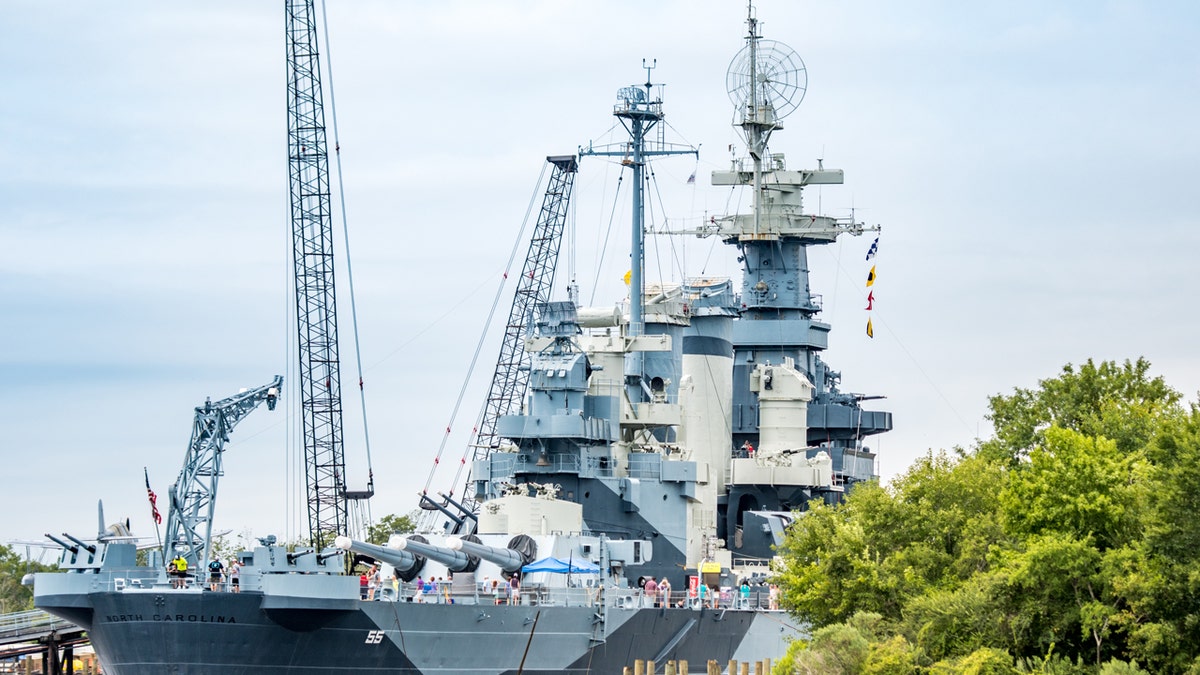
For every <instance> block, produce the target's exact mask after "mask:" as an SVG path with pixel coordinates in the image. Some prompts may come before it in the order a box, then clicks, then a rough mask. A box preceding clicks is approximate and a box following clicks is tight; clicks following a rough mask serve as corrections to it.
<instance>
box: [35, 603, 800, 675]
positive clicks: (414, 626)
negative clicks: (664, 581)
mask: <svg viewBox="0 0 1200 675" xmlns="http://www.w3.org/2000/svg"><path fill="white" fill-rule="evenodd" d="M279 600H283V601H282V602H280V601H279ZM38 604H39V605H40V606H41V607H42V608H44V609H46V610H47V611H50V612H51V613H54V614H58V615H60V616H63V617H64V618H67V619H69V620H72V621H75V622H76V623H79V624H80V625H82V626H83V627H85V628H86V629H87V630H88V633H89V635H90V636H91V639H92V644H93V645H94V647H95V649H96V652H97V654H98V655H99V656H100V659H101V661H102V663H103V664H104V667H105V672H107V673H111V674H112V675H143V674H146V675H149V674H151V673H154V674H155V675H159V674H162V673H177V674H180V675H195V674H199V673H206V674H210V673H230V674H232V673H238V674H245V675H251V674H254V675H257V674H263V675H265V674H267V673H273V674H281V673H294V674H297V675H298V674H300V673H303V674H305V675H312V674H317V673H330V674H332V673H363V674H368V673H369V674H380V675H382V674H384V673H444V674H447V675H449V674H457V673H462V674H466V673H473V674H480V673H497V674H499V673H516V672H518V670H523V672H525V673H547V674H549V673H588V672H590V673H613V672H620V670H621V668H623V667H624V666H628V665H632V664H633V661H634V660H635V659H656V660H659V661H663V660H670V659H686V660H687V661H688V662H689V666H690V668H691V669H692V670H693V671H700V672H703V670H704V668H705V664H706V663H707V661H708V660H709V659H716V660H718V661H720V662H722V663H724V662H725V661H727V660H728V659H731V658H734V659H739V660H747V661H749V660H761V659H764V658H778V656H780V655H781V654H783V652H784V651H785V650H786V645H787V641H788V640H789V639H791V638H792V637H794V636H795V635H796V634H797V633H796V630H795V629H794V627H793V626H792V625H791V623H792V622H791V621H789V620H788V617H787V615H786V614H784V613H781V612H768V611H762V610H758V611H752V610H734V609H728V610H721V609H709V608H705V609H683V608H671V609H665V608H652V607H637V608H618V607H609V608H608V609H607V617H606V619H605V622H604V623H605V624H606V629H607V630H606V632H607V635H604V636H603V638H602V640H601V639H597V638H598V637H599V636H600V633H599V631H598V629H597V625H598V624H597V611H598V608H596V607H589V606H579V607H564V606H547V605H543V606H512V607H510V606H494V605H488V604H479V605H472V604H453V605H445V604H442V605H434V604H416V603H410V602H389V601H382V602H366V601H360V600H350V601H345V600H343V601H338V602H337V603H334V604H332V605H330V606H325V607H321V606H316V604H314V603H313V601H312V600H311V599H307V600H299V601H294V600H293V599H279V598H273V597H272V596H271V595H264V594H263V593H256V592H244V593H239V594H232V593H210V592H182V593H181V592H172V591H166V592H155V591H152V590H138V591H131V590H124V591H104V592H95V593H88V594H86V595H85V596H80V595H76V594H65V595H63V596H59V597H53V596H43V597H41V598H40V599H39V603H38ZM527 647H528V649H526V648H527ZM523 659H524V663H523V664H522V660H523Z"/></svg>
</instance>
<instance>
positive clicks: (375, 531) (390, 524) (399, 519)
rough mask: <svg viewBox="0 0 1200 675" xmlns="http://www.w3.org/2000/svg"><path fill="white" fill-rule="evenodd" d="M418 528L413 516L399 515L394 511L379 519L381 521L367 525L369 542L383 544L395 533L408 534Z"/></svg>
mask: <svg viewBox="0 0 1200 675" xmlns="http://www.w3.org/2000/svg"><path fill="white" fill-rule="evenodd" d="M415 529H417V528H416V525H415V524H414V523H413V519H412V516H407V515H406V516H398V515H396V514H394V513H391V514H388V515H386V516H384V517H382V518H380V519H379V522H377V523H375V524H374V525H370V526H368V527H367V543H368V544H377V545H379V546H383V545H385V544H387V542H388V539H389V538H390V537H391V536H392V535H393V534H406V533H408V532H412V531H413V530H415Z"/></svg>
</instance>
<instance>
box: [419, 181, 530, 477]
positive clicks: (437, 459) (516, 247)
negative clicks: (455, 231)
mask: <svg viewBox="0 0 1200 675" xmlns="http://www.w3.org/2000/svg"><path fill="white" fill-rule="evenodd" d="M548 165H549V162H547V163H545V164H543V165H542V173H541V174H540V175H539V176H538V180H537V185H535V186H534V188H533V194H532V195H530V197H529V206H527V207H526V209H525V218H524V220H522V221H521V229H520V231H519V232H517V238H516V241H514V242H513V248H512V252H511V253H510V254H509V256H508V264H507V265H505V266H504V274H503V275H502V276H501V277H500V284H499V285H498V286H497V287H496V296H495V297H494V298H493V299H492V308H491V309H490V310H488V315H487V319H486V320H485V321H484V323H483V330H482V331H481V332H480V334H479V341H478V342H477V343H475V353H474V354H472V355H471V363H470V365H469V366H467V375H466V377H464V378H463V383H462V387H460V388H459V390H458V398H457V399H456V400H455V401H454V410H453V411H452V412H451V413H450V421H449V422H447V423H446V430H445V432H443V433H442V442H441V443H440V444H438V451H437V455H435V456H434V458H433V466H431V467H429V477H428V478H426V479H425V487H424V488H422V489H421V494H422V495H428V494H429V486H430V484H432V483H433V477H434V474H436V473H437V469H438V465H439V464H440V463H441V461H442V453H443V452H444V451H445V450H446V442H447V441H449V440H450V432H451V430H452V429H453V427H454V422H455V420H457V419H458V409H459V408H460V407H461V406H462V402H463V397H464V396H465V395H466V393H467V385H469V384H470V383H471V376H472V375H474V373H475V364H476V362H477V361H479V352H481V351H483V343H484V342H485V341H486V339H487V336H488V329H489V328H490V327H491V325H492V319H493V317H495V315H496V308H497V307H498V306H499V305H500V298H501V297H502V296H503V295H504V286H505V284H506V283H507V282H508V273H509V272H510V271H511V270H512V266H513V262H514V261H515V260H516V258H517V252H518V251H520V249H521V242H522V241H523V240H524V238H525V228H526V227H527V226H528V225H529V215H530V214H531V213H533V207H534V204H535V203H536V202H537V196H538V192H539V187H540V186H541V184H542V179H543V178H545V177H546V167H547V166H548ZM485 405H486V402H485ZM469 448H470V444H469V443H468V444H467V447H466V448H464V450H463V457H462V460H461V461H460V462H459V468H458V472H457V473H456V474H455V479H454V484H453V485H457V484H458V479H459V477H460V476H461V474H462V469H463V467H464V466H466V464H467V452H468V451H469ZM452 489H453V487H452Z"/></svg>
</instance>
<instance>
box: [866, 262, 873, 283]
mask: <svg viewBox="0 0 1200 675" xmlns="http://www.w3.org/2000/svg"><path fill="white" fill-rule="evenodd" d="M874 285H875V266H874V265H871V271H870V272H867V286H874Z"/></svg>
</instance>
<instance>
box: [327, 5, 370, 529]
mask: <svg viewBox="0 0 1200 675" xmlns="http://www.w3.org/2000/svg"><path fill="white" fill-rule="evenodd" d="M321 28H322V29H323V31H324V33H325V69H326V72H327V73H328V75H327V79H326V81H327V82H328V83H329V113H330V115H331V117H332V121H333V154H334V158H335V160H336V165H337V184H338V203H339V204H338V205H339V206H340V207H341V212H342V242H343V243H344V244H345V247H346V280H347V284H348V286H349V290H350V321H351V324H352V325H353V333H354V361H355V365H356V366H357V368H358V396H359V403H360V407H361V408H362V420H363V444H364V446H365V448H366V452H367V487H368V489H369V490H370V491H372V492H373V491H374V486H375V470H374V468H373V467H372V464H371V435H370V433H369V432H368V430H367V394H366V390H365V387H364V386H363V369H362V349H361V348H360V346H359V341H358V308H357V305H356V304H355V301H354V271H353V267H352V265H351V264H350V226H349V225H348V223H347V219H346V188H345V181H344V180H343V179H342V144H341V142H340V141H339V140H338V124H337V103H336V99H335V98H334V95H333V59H332V57H331V56H330V55H331V53H332V52H333V49H332V46H331V44H330V42H329V19H328V17H327V16H326V13H325V2H324V0H322V2H321ZM366 518H367V521H370V519H371V513H370V502H369V501H368V503H367V513H366Z"/></svg>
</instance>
